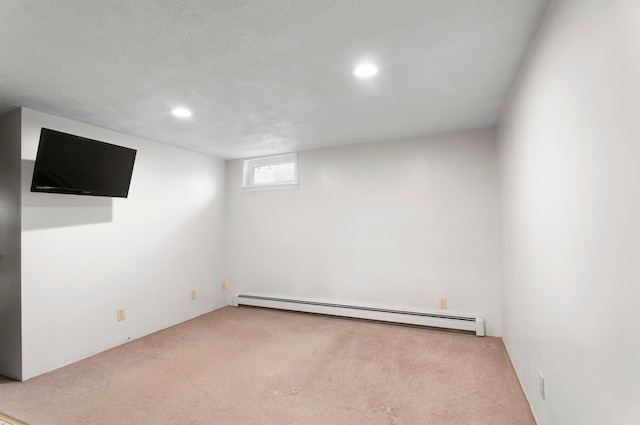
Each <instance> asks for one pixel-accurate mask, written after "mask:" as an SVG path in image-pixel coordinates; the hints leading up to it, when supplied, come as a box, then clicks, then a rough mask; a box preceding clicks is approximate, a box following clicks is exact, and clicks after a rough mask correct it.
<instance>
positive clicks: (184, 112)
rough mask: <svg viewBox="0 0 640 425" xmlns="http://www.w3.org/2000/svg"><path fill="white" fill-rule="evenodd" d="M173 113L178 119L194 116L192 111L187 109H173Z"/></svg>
mask: <svg viewBox="0 0 640 425" xmlns="http://www.w3.org/2000/svg"><path fill="white" fill-rule="evenodd" d="M171 113H172V114H173V115H174V116H176V117H180V118H187V117H190V116H191V115H193V114H192V113H191V111H190V110H188V109H186V108H173V109H172V110H171Z"/></svg>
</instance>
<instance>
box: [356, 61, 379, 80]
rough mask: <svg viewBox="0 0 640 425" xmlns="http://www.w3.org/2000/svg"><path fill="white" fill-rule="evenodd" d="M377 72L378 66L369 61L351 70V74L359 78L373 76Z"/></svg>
mask: <svg viewBox="0 0 640 425" xmlns="http://www.w3.org/2000/svg"><path fill="white" fill-rule="evenodd" d="M377 73H378V67H377V66H375V65H373V64H371V63H363V64H361V65H358V66H357V67H356V68H355V69H354V70H353V75H355V76H356V77H360V78H367V77H373V76H374V75H376V74H377Z"/></svg>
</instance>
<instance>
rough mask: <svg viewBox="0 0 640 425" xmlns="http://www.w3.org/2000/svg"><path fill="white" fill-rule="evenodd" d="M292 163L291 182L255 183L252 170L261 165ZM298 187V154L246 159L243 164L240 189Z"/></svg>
mask: <svg viewBox="0 0 640 425" xmlns="http://www.w3.org/2000/svg"><path fill="white" fill-rule="evenodd" d="M287 163H293V180H287V181H283V182H273V183H255V182H254V181H253V175H254V174H253V169H254V168H255V167H258V166H262V165H276V164H287ZM297 187H298V154H297V153H296V152H292V153H286V154H280V155H270V156H261V157H257V158H248V159H245V160H244V162H243V172H242V189H251V190H253V189H277V188H280V189H295V188H297Z"/></svg>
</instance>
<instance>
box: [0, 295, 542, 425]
mask: <svg viewBox="0 0 640 425" xmlns="http://www.w3.org/2000/svg"><path fill="white" fill-rule="evenodd" d="M42 355H46V353H42ZM0 411H2V412H5V413H6V414H9V415H11V416H13V417H16V418H19V419H21V420H23V421H25V422H27V423H29V424H30V425H74V424H95V425H113V424H116V423H117V424H135V425H142V424H180V425H200V424H203V425H204V424H228V425H235V424H238V425H240V424H242V425H251V424H261V425H265V424H292V425H293V424H300V425H302V424H304V425H315V424H317V425H328V424H331V425H336V424H348V425H358V424H363V425H364V424H366V425H376V424H380V425H382V424H384V425H400V424H411V425H416V424H421V425H422V424H424V425H429V424H434V425H449V424H451V425H454V424H455V425H463V424H469V425H471V424H473V425H535V421H534V419H533V417H532V415H531V411H530V409H529V406H528V404H527V401H526V400H525V397H524V395H523V392H522V390H521V388H520V385H519V383H518V381H517V379H516V376H515V374H514V371H513V368H512V366H511V363H510V361H509V358H508V356H507V353H506V351H505V349H504V346H503V344H502V340H501V339H499V338H491V337H485V338H479V337H476V336H472V335H464V334H455V333H449V332H443V331H435V330H428V329H421V328H415V327H404V326H397V325H390V324H382V323H374V322H365V321H357V320H349V319H338V318H332V317H324V316H316V315H307V314H301V313H290V312H282V311H274V310H264V309H255V308H246V307H245V308H234V307H226V308H223V309H221V310H218V311H215V312H213V313H210V314H207V315H204V316H201V317H199V318H197V319H194V320H192V321H189V322H187V323H183V324H181V325H178V326H175V327H173V328H170V329H167V330H164V331H161V332H158V333H156V334H153V335H150V336H148V337H145V338H142V339H139V340H137V341H133V342H130V343H128V344H126V345H124V346H121V347H117V348H114V349H112V350H109V351H107V352H104V353H101V354H98V355H96V356H93V357H91V358H89V359H86V360H83V361H80V362H77V363H75V364H72V365H70V366H67V367H64V368H61V369H58V370H56V371H54V372H51V373H48V374H46V375H42V376H40V377H37V378H33V379H31V380H29V381H26V382H22V383H18V382H14V383H5V384H2V385H0Z"/></svg>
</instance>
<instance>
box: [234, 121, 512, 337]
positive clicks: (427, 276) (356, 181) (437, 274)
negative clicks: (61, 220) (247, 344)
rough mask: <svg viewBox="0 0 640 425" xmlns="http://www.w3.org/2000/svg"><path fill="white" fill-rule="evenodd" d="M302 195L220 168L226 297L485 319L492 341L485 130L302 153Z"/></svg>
mask: <svg viewBox="0 0 640 425" xmlns="http://www.w3.org/2000/svg"><path fill="white" fill-rule="evenodd" d="M298 161H299V181H300V184H299V188H298V189H295V190H271V191H252V192H243V191H241V190H240V185H241V183H242V161H241V160H236V161H230V162H229V163H228V171H227V176H228V178H227V184H228V186H227V199H228V210H227V217H228V234H229V235H230V236H229V239H228V255H229V257H228V258H229V263H228V276H229V284H230V285H231V289H232V292H243V293H255V294H265V295H280V296H288V297H306V298H314V299H322V300H329V301H337V302H345V303H348V302H356V303H364V304H371V305H377V306H384V307H398V308H402V307H403V308H416V309H421V310H425V309H427V310H437V309H438V299H439V298H440V297H447V298H448V301H449V310H450V311H459V312H466V313H479V314H483V315H485V317H486V320H487V330H488V333H489V334H491V335H499V334H500V328H501V324H500V311H499V310H500V307H499V305H500V301H499V299H500V296H499V282H498V280H499V258H498V256H499V248H498V243H499V234H498V231H499V213H498V210H499V202H498V164H497V140H496V134H495V131H494V130H493V129H487V130H478V131H471V132H463V133H456V134H449V135H445V136H438V137H429V138H423V139H419V140H404V141H394V142H386V143H375V144H367V145H356V146H350V147H340V148H332V149H322V150H315V151H307V152H300V153H299V156H298Z"/></svg>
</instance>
